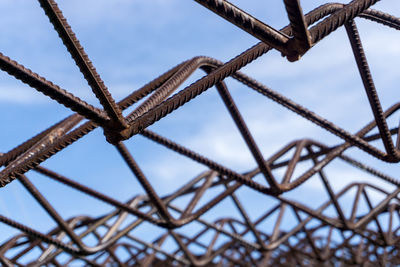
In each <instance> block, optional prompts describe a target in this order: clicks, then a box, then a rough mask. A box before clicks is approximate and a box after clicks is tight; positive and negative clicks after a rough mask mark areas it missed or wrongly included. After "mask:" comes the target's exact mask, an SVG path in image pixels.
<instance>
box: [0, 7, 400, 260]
mask: <svg viewBox="0 0 400 267" xmlns="http://www.w3.org/2000/svg"><path fill="white" fill-rule="evenodd" d="M39 2H40V5H41V7H42V8H43V10H44V11H45V14H46V15H47V17H48V18H49V20H50V22H51V23H52V24H53V26H54V29H55V30H56V31H57V33H58V35H59V37H60V39H61V40H62V42H63V43H64V45H65V46H66V48H67V49H68V52H69V53H70V55H71V56H72V58H73V60H74V61H75V63H76V65H77V66H78V67H79V69H80V71H81V73H82V74H83V76H84V78H85V79H86V80H87V83H88V84H89V85H90V87H91V88H92V91H93V93H94V95H95V96H96V97H97V98H98V100H99V102H100V103H101V106H102V109H99V108H96V107H94V106H92V105H91V104H89V103H87V102H85V101H83V100H81V99H79V98H78V97H76V96H74V95H73V94H71V93H70V92H68V91H67V90H64V89H62V88H60V87H59V86H57V85H55V84H53V83H52V82H50V81H48V80H46V79H45V78H44V77H41V76H39V75H38V74H36V73H35V72H33V71H31V70H29V69H27V68H25V67H24V66H22V65H21V64H19V63H18V62H16V61H14V60H12V59H10V58H8V57H7V56H5V55H3V54H0V68H1V69H2V70H3V71H5V72H7V73H8V74H9V75H11V76H13V77H14V78H16V79H18V80H20V81H22V82H23V83H25V84H27V85H29V86H30V87H32V88H34V89H36V90H37V91H39V92H41V93H43V94H45V95H46V96H48V97H50V98H51V99H53V100H55V101H57V102H58V103H59V104H61V105H64V106H65V107H67V108H69V109H70V110H72V111H73V112H75V113H74V114H73V115H71V116H69V117H67V118H65V119H64V120H62V121H60V122H59V123H57V124H55V125H53V126H51V127H49V128H48V129H46V130H44V131H42V132H40V133H39V134H37V135H36V136H34V137H32V138H31V139H29V140H27V141H25V142H23V143H22V144H21V145H19V146H17V147H15V148H14V149H12V150H10V151H9V152H7V153H4V154H1V157H0V164H1V166H3V169H1V171H0V184H1V186H3V187H4V186H7V185H8V184H9V183H11V182H13V181H14V180H18V181H19V182H20V183H21V184H22V185H23V187H25V188H26V189H27V191H28V192H29V193H30V194H31V195H32V197H33V198H34V199H35V200H36V201H37V203H39V205H40V206H42V208H43V209H44V210H45V211H46V212H47V213H48V214H49V215H50V217H51V218H52V219H53V220H54V221H55V222H56V224H57V227H55V228H54V229H52V230H50V231H49V232H40V231H37V230H35V229H32V228H30V227H28V226H27V225H25V224H24V223H23V222H22V223H21V222H17V221H15V220H14V219H13V218H8V217H6V216H3V215H0V221H1V222H2V223H4V224H7V225H9V226H11V227H13V228H16V229H18V230H20V231H21V234H19V235H17V236H15V237H14V238H12V239H10V240H8V241H7V242H5V243H4V244H3V245H2V246H1V247H0V262H1V263H2V264H3V265H4V266H14V265H18V266H70V265H71V264H74V263H75V264H86V265H89V266H142V265H143V266H188V265H194V266H267V265H271V266H295V265H298V266H303V265H307V266H309V265H314V266H323V265H324V264H325V265H326V266H332V265H335V266H336V265H337V264H341V265H340V266H348V265H362V264H365V265H363V266H369V265H371V266H372V265H376V264H378V265H382V266H395V265H398V264H400V256H399V255H398V253H399V249H398V240H399V238H400V236H399V232H398V230H399V225H398V221H399V219H400V216H399V215H400V214H399V208H400V198H398V194H399V193H400V188H399V186H400V181H399V180H397V179H396V178H393V177H390V176H389V175H386V174H385V173H383V172H381V171H379V170H377V169H375V167H374V166H368V165H366V164H365V163H363V162H362V161H360V160H357V158H353V157H350V156H347V155H345V154H344V152H345V151H346V150H348V149H349V148H353V147H357V148H359V149H360V150H362V151H363V152H365V153H368V154H369V155H371V156H373V157H375V158H377V159H379V160H382V161H385V162H390V163H397V162H399V161H400V137H399V136H400V134H399V128H398V127H390V126H389V123H388V119H389V118H390V117H392V116H396V114H398V110H399V109H400V103H399V102H394V103H393V105H392V106H391V107H390V108H389V109H387V110H383V108H382V105H381V103H380V100H379V98H378V92H377V89H376V88H375V85H374V82H373V79H372V76H371V73H370V69H369V66H368V63H367V59H366V56H365V54H364V50H363V47H362V44H361V40H360V37H359V34H358V30H357V27H356V23H355V21H354V20H353V19H354V18H356V17H360V18H364V19H368V20H371V21H374V22H376V23H379V24H382V25H384V26H387V27H390V28H393V29H395V30H399V29H400V19H398V18H396V17H393V16H391V15H389V14H386V13H383V12H380V11H377V10H374V9H371V8H370V6H372V5H373V4H375V3H376V2H377V0H375V1H374V0H353V1H351V2H350V3H348V4H325V5H322V6H320V7H317V8H316V9H314V10H313V11H311V12H309V13H308V14H306V15H303V11H302V9H301V6H300V1H299V0H297V1H289V0H284V4H285V7H286V11H287V16H288V18H289V21H290V25H288V26H287V27H285V28H283V29H281V30H276V29H274V28H272V27H270V26H269V25H267V24H264V23H263V22H261V21H259V20H257V19H256V18H254V17H252V16H251V15H250V14H247V13H245V12H244V11H242V10H241V9H239V8H237V7H236V6H234V5H233V4H231V3H229V2H228V1H225V0H222V1H221V0H196V2H198V3H199V4H201V5H202V6H204V7H206V8H208V9H210V10H211V11H213V12H214V13H216V14H217V15H219V16H221V17H223V18H224V19H226V20H228V21H229V22H231V23H232V24H234V25H235V26H237V27H239V28H241V29H243V30H245V31H246V32H247V33H249V34H251V35H253V36H254V37H256V38H258V39H260V40H261V42H260V43H258V44H257V45H255V46H253V47H251V48H249V49H248V50H246V51H244V52H242V53H241V54H240V55H238V56H237V57H235V58H233V59H231V60H230V61H228V62H226V63H223V62H220V61H218V60H216V59H213V58H209V57H203V56H198V57H194V58H192V59H189V60H187V61H184V62H182V63H180V64H179V65H177V66H175V67H173V68H172V69H170V70H169V71H167V72H165V73H164V74H162V75H161V76H159V77H158V78H156V79H154V80H152V81H150V82H149V83H147V84H146V85H145V86H143V87H142V88H140V89H138V90H136V91H133V92H132V93H131V94H130V95H128V96H126V97H125V98H124V99H123V100H122V101H119V102H116V101H115V100H114V99H113V97H112V96H111V94H110V93H109V92H108V89H107V87H106V85H105V84H104V82H103V81H102V79H101V78H100V75H99V74H98V73H97V71H96V69H95V68H94V66H93V65H92V63H91V61H90V60H89V57H88V55H87V54H86V53H85V51H84V49H83V47H82V46H81V45H80V43H79V41H78V39H77V37H76V36H75V34H74V32H73V31H72V29H71V27H70V26H69V25H68V23H67V20H66V19H65V18H64V16H63V14H62V12H61V10H60V9H59V8H58V6H57V4H56V3H55V1H53V0H39ZM199 8H200V7H199ZM309 25H310V26H309ZM342 26H343V27H344V28H345V30H346V33H347V35H348V38H349V41H350V45H351V48H352V51H353V54H354V57H355V60H356V64H357V67H358V70H359V73H360V76H361V79H362V82H363V85H364V88H365V92H366V94H367V97H368V101H369V104H370V108H371V111H372V114H373V119H372V120H371V121H370V122H369V123H368V124H367V125H365V126H364V127H363V128H362V129H360V130H359V131H357V132H356V133H351V132H349V131H347V130H346V129H344V128H341V127H340V126H338V125H336V124H334V123H333V122H331V121H329V120H327V119H326V118H324V117H322V116H320V115H318V114H316V113H314V112H312V111H311V110H309V109H307V108H306V107H304V106H302V105H300V104H298V103H296V102H295V101H294V100H290V99H289V98H287V97H285V96H284V95H282V94H281V93H279V92H277V91H274V90H272V89H270V88H269V87H267V86H265V85H263V84H261V83H259V82H258V81H256V80H254V79H252V78H250V77H248V76H247V75H246V74H244V73H242V72H239V70H240V69H241V68H243V67H244V66H246V65H248V64H250V63H251V62H252V61H254V60H255V59H257V58H258V57H260V56H261V55H263V54H265V53H267V52H269V51H271V50H273V49H276V50H278V51H279V52H281V53H282V55H283V56H284V57H286V58H287V59H288V60H289V61H297V60H301V57H302V55H304V54H305V53H307V51H308V50H310V49H312V47H313V46H317V45H318V42H319V41H320V40H322V39H323V38H325V37H326V36H328V35H329V34H331V33H332V32H333V31H335V30H336V29H338V28H339V27H342ZM282 60H284V59H283V58H282ZM198 69H201V70H203V71H204V72H205V73H206V74H205V76H203V77H202V78H201V79H199V80H197V81H196V82H194V83H192V84H191V85H189V86H187V87H185V88H183V89H179V88H180V86H181V85H182V83H183V82H184V81H185V80H187V79H188V78H189V77H190V76H191V75H192V74H193V73H194V72H195V71H196V70H198ZM227 77H231V78H233V79H235V80H237V81H238V82H240V83H241V84H243V85H245V86H246V87H247V88H248V89H252V90H254V91H255V92H257V93H258V94H259V97H260V98H261V97H266V98H269V99H271V100H273V101H274V102H276V103H278V104H280V105H282V106H284V107H286V108H287V109H289V110H290V111H292V112H294V113H296V114H297V115H299V116H301V117H304V118H305V119H307V120H309V121H311V122H312V123H314V124H316V125H317V126H320V127H322V128H323V129H325V130H327V131H328V132H330V133H332V134H333V135H336V136H337V137H339V138H340V139H341V140H342V141H343V142H342V143H340V144H337V145H335V146H327V145H325V144H324V143H323V142H319V141H315V140H311V139H300V140H296V141H293V142H291V143H289V144H286V145H284V144H282V148H281V149H280V150H279V151H277V152H276V153H274V154H273V155H271V156H269V157H267V155H264V154H263V153H262V152H261V149H260V148H259V146H258V145H257V143H256V140H255V138H253V135H252V133H251V131H250V130H249V128H248V127H247V125H246V121H245V119H244V118H243V117H242V115H241V113H240V111H239V109H238V107H237V105H236V103H235V101H234V100H233V98H232V96H231V94H230V92H229V89H228V87H227V85H226V84H225V82H224V80H225V79H226V78H227ZM212 87H215V89H216V90H217V92H218V94H219V96H220V97H221V99H222V101H223V103H224V105H225V107H226V109H227V111H228V112H229V114H230V116H231V118H232V120H233V122H234V123H235V125H236V126H237V129H238V131H239V133H240V135H241V136H242V137H243V140H244V141H245V143H246V145H247V147H248V149H249V151H250V153H251V155H252V156H253V158H254V160H255V162H256V163H257V165H256V166H255V167H254V169H252V170H248V171H247V172H245V173H241V172H239V171H237V170H235V169H231V168H228V167H226V166H224V165H222V164H220V163H218V162H216V161H214V160H213V159H211V158H207V157H205V156H202V155H200V154H199V153H198V152H196V151H193V150H191V149H189V148H186V147H184V146H183V145H181V144H178V143H176V142H174V141H172V140H169V139H167V138H166V137H163V136H161V135H159V134H157V133H155V132H153V131H151V130H149V129H147V128H148V127H149V126H151V125H153V124H155V123H157V121H159V120H162V119H163V118H164V117H166V116H167V115H168V114H170V113H172V112H174V111H175V110H177V109H180V108H184V107H185V104H186V103H188V102H189V101H191V100H192V99H194V98H195V97H197V96H198V95H200V94H202V93H203V92H205V91H206V90H208V89H210V88H212ZM178 89H179V90H178ZM212 90H213V89H212ZM174 93H175V94H174ZM394 101H397V99H394ZM131 107H134V109H133V111H132V112H130V113H129V114H128V115H127V116H124V115H123V113H122V112H123V111H124V110H126V109H128V108H131ZM397 116H398V115H397ZM96 128H102V130H103V131H104V136H105V140H107V141H108V142H109V143H110V145H112V146H115V148H116V149H117V150H118V152H119V154H120V155H121V156H122V159H123V162H124V164H126V165H127V166H128V167H129V168H130V170H131V171H132V173H133V174H134V176H135V177H136V179H137V180H138V181H139V183H140V184H141V186H142V187H143V189H144V191H145V193H146V194H145V195H137V196H134V197H132V199H130V200H129V201H127V202H121V201H119V200H117V199H115V198H113V197H111V196H110V195H107V194H103V193H100V192H99V191H97V190H95V189H93V188H91V187H88V186H85V185H83V184H81V183H79V182H78V180H76V179H70V178H67V177H65V176H63V175H62V174H59V173H57V172H55V171H52V170H49V169H47V168H45V167H43V166H41V163H42V162H44V161H45V160H46V159H48V158H50V157H52V156H53V155H54V154H56V153H58V152H59V151H61V150H63V149H65V148H66V147H68V146H70V145H71V144H73V143H74V142H75V141H77V140H79V139H83V140H84V137H85V135H87V134H89V133H90V132H91V131H93V130H94V129H96ZM374 130H375V132H378V133H375V132H374ZM137 135H141V136H143V137H145V138H147V139H148V140H151V141H152V142H155V143H157V144H159V145H161V146H163V147H165V148H167V149H168V150H169V151H170V152H171V153H177V154H179V155H182V156H184V157H186V158H188V159H191V160H193V161H195V162H197V163H199V164H201V165H203V166H204V167H206V169H207V170H206V171H204V172H203V173H201V174H200V175H198V176H197V177H195V178H193V179H191V180H190V181H189V182H187V183H186V184H185V185H184V186H182V187H180V188H176V190H175V192H174V193H172V194H170V195H163V196H160V195H159V194H158V193H157V192H156V191H155V189H154V186H155V185H154V184H153V183H152V179H151V178H150V179H149V178H148V177H146V175H145V174H144V172H143V171H142V169H141V167H140V166H139V164H138V163H137V162H136V161H135V159H134V157H133V156H132V154H131V152H130V149H129V148H128V146H126V145H125V144H124V141H125V140H128V139H131V138H135V137H136V136H137ZM394 136H397V140H396V141H395V142H394V141H393V137H394ZM293 139H296V136H295V135H294V136H293ZM377 140H378V141H379V140H381V141H382V143H383V148H379V147H378V146H375V145H373V144H372V142H375V141H377ZM283 145H284V146H283ZM288 155H289V159H288ZM334 160H339V161H342V162H344V163H345V164H347V165H348V166H349V168H355V169H358V170H360V169H361V170H362V171H365V172H367V173H369V174H370V175H372V176H374V177H375V178H376V179H379V180H384V181H386V182H388V183H390V184H392V185H394V187H395V188H396V189H395V190H392V191H390V190H389V191H388V190H387V189H385V188H380V187H377V186H376V185H374V184H369V183H355V182H352V181H349V182H348V184H347V186H345V187H344V188H343V189H342V190H341V191H338V192H335V190H334V189H333V187H332V184H334V183H335V179H333V178H331V176H330V172H329V169H326V166H329V164H330V163H331V162H332V161H334ZM299 166H303V167H304V166H305V167H304V168H305V171H304V172H303V173H302V174H301V175H297V174H296V175H295V171H294V170H295V168H297V167H299ZM277 169H280V170H283V175H282V177H280V176H277V175H276V174H274V173H273V171H274V170H277ZM28 171H32V172H36V173H38V174H39V175H40V176H42V177H45V178H48V179H50V180H53V181H56V182H58V183H61V184H63V186H66V187H69V188H73V189H75V190H78V191H80V192H82V193H84V194H86V195H88V196H91V197H93V198H95V199H99V200H101V201H102V202H105V203H107V204H109V205H111V206H113V207H114V211H112V212H110V213H107V214H105V215H103V216H99V217H91V216H77V217H74V218H64V217H63V216H62V215H61V213H60V212H59V211H57V209H56V208H55V207H53V205H52V203H51V202H50V201H48V200H47V199H46V197H45V196H44V195H43V194H42V193H41V192H40V190H39V189H38V188H37V187H36V186H35V185H34V183H33V181H31V179H29V178H28V177H27V176H29V174H27V176H25V173H27V172H28ZM257 176H258V177H262V181H259V180H257V179H255V177H257ZM310 179H314V180H320V182H321V185H322V187H321V188H322V189H321V190H324V191H325V192H326V195H327V196H328V197H327V198H326V199H324V200H323V201H321V204H320V205H319V206H318V207H317V208H315V207H310V206H308V205H306V204H304V202H303V201H302V199H301V198H299V199H295V200H293V199H292V198H288V197H287V196H286V193H287V192H290V191H292V190H295V189H297V188H299V187H301V186H302V185H303V184H304V183H306V182H307V181H308V180H310ZM14 182H15V181H14ZM241 187H246V188H248V189H250V190H254V191H255V192H257V194H258V193H259V194H261V195H265V196H268V197H270V198H272V199H274V201H275V202H276V203H277V204H274V205H272V206H271V207H268V208H266V209H265V210H263V212H262V215H261V216H260V217H259V218H257V219H255V220H254V219H252V218H251V216H249V215H248V211H247V210H246V208H245V206H244V205H243V202H245V200H243V199H240V198H239V197H237V195H236V193H235V192H236V191H237V190H238V189H239V188H241ZM216 189H218V190H216ZM372 192H374V194H378V195H379V196H381V201H380V202H379V203H374V202H373V201H371V199H370V194H372ZM343 196H351V199H353V202H351V203H349V202H348V201H346V202H343V201H342V199H343ZM181 199H189V200H188V201H186V202H185V205H176V203H177V202H178V201H180V200H181ZM225 199H230V200H232V202H233V203H234V204H235V206H236V208H237V210H238V212H239V213H240V215H241V217H242V219H241V220H238V219H236V218H233V217H232V218H230V217H227V218H219V219H216V220H214V221H208V220H204V219H203V218H202V216H203V215H204V214H205V213H206V212H208V211H209V210H215V209H216V208H218V205H219V204H220V203H221V202H223V201H224V200H225ZM361 202H362V203H364V205H366V207H367V210H365V209H361V208H359V206H360V205H361V204H360V203H361ZM349 209H350V212H348V210H349ZM332 210H333V212H332ZM287 214H289V215H287ZM284 216H291V218H293V219H292V220H291V221H290V222H285V223H283V217H284ZM382 218H383V219H382ZM145 224H151V225H155V226H157V227H158V230H159V231H160V234H159V235H158V236H157V237H156V238H154V237H151V238H149V239H146V238H139V237H138V235H137V233H138V232H140V227H142V225H145ZM283 224H284V225H283ZM190 225H195V226H194V228H191V229H192V230H191V231H179V229H178V228H180V227H186V226H190ZM193 229H196V230H193ZM139 236H140V235H139ZM171 243H174V246H172V245H171ZM172 248H173V249H172ZM38 251H39V253H38ZM61 256H62V257H61Z"/></svg>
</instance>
